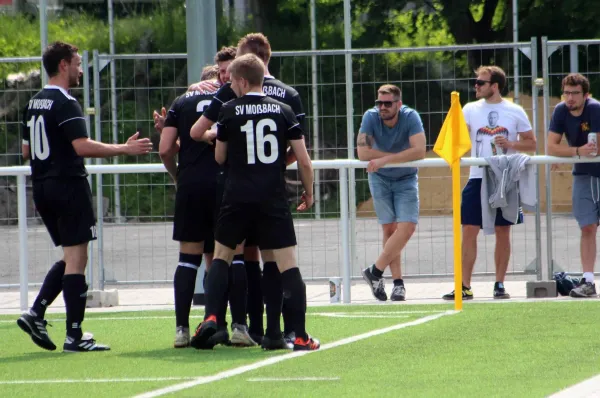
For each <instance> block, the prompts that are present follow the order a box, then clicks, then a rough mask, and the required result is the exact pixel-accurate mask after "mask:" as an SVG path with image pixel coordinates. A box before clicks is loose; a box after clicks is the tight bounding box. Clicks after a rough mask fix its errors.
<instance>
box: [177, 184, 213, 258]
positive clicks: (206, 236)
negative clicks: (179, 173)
mask: <svg viewBox="0 0 600 398" xmlns="http://www.w3.org/2000/svg"><path fill="white" fill-rule="evenodd" d="M214 197H215V186H214V185H207V184H203V183H196V184H193V183H192V184H185V185H180V186H178V187H177V193H176V194H175V216H174V220H173V240H176V241H179V242H204V253H212V252H213V251H214V247H215V245H214V235H213V231H214V226H215V221H214V220H215V217H214V214H215V201H214Z"/></svg>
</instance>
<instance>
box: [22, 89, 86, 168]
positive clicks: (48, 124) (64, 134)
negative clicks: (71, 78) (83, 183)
mask: <svg viewBox="0 0 600 398" xmlns="http://www.w3.org/2000/svg"><path fill="white" fill-rule="evenodd" d="M22 128H23V143H24V144H25V145H29V153H30V157H31V178H32V179H33V180H41V179H44V178H52V177H54V178H56V177H85V176H86V175H87V172H86V170H85V166H84V163H83V157H81V156H79V155H77V153H76V152H75V148H73V145H72V144H71V141H73V140H76V139H78V138H87V137H88V134H87V129H86V126H85V118H84V116H83V111H82V110H81V106H79V103H78V102H77V100H76V99H75V98H73V97H71V96H70V95H69V94H68V93H67V92H66V91H65V90H64V89H63V88H61V87H58V86H45V87H44V88H43V89H42V91H40V92H38V93H37V94H36V95H34V96H33V98H31V99H30V100H29V102H28V103H27V107H26V108H25V112H24V117H23V126H22Z"/></svg>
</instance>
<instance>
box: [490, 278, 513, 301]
mask: <svg viewBox="0 0 600 398" xmlns="http://www.w3.org/2000/svg"><path fill="white" fill-rule="evenodd" d="M494 298H495V299H509V298H510V294H508V293H506V289H504V283H502V282H496V283H494Z"/></svg>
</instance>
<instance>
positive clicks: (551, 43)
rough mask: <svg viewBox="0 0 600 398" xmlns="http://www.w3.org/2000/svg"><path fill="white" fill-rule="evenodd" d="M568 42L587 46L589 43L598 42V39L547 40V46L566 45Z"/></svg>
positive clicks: (599, 41) (599, 40) (599, 42)
mask: <svg viewBox="0 0 600 398" xmlns="http://www.w3.org/2000/svg"><path fill="white" fill-rule="evenodd" d="M570 44H576V45H578V46H587V45H591V44H600V39H587V40H548V45H549V46H568V45H570Z"/></svg>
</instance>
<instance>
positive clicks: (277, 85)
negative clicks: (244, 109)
mask: <svg viewBox="0 0 600 398" xmlns="http://www.w3.org/2000/svg"><path fill="white" fill-rule="evenodd" d="M263 92H264V93H265V95H266V96H269V97H271V98H273V99H275V100H277V101H280V102H283V103H284V104H286V105H289V106H290V107H291V108H292V111H293V112H294V115H295V116H296V119H298V122H300V126H304V117H305V114H304V108H303V107H302V99H301V98H300V94H298V92H297V91H296V90H295V89H294V88H293V87H290V86H288V85H287V84H285V83H283V82H281V81H280V80H278V79H275V78H274V77H273V76H265V78H264V80H263ZM235 98H237V96H236V95H235V92H234V91H233V90H232V88H231V83H226V84H225V85H224V86H223V87H221V88H220V89H219V91H217V93H216V94H215V96H214V101H213V102H212V103H211V104H210V106H209V107H208V108H207V110H206V113H205V116H206V117H207V118H208V119H210V120H213V121H215V120H217V117H218V115H219V111H220V109H221V107H222V106H223V104H225V103H227V102H228V101H231V100H233V99H235Z"/></svg>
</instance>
